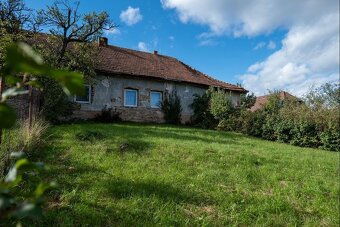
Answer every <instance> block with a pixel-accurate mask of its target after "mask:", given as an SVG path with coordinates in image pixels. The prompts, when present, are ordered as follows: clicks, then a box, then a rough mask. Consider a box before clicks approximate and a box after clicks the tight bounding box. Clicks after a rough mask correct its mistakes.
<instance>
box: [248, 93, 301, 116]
mask: <svg viewBox="0 0 340 227" xmlns="http://www.w3.org/2000/svg"><path fill="white" fill-rule="evenodd" d="M271 95H272V94H269V95H263V96H259V97H257V98H256V101H255V104H254V105H253V106H252V107H251V108H250V111H251V112H254V111H256V110H259V109H262V108H263V107H264V106H265V105H266V104H267V103H268V101H269V97H270V96H271ZM278 95H279V98H280V100H286V99H296V100H297V101H299V102H302V101H301V100H300V99H299V98H297V97H296V96H294V95H291V94H289V93H288V92H286V91H281V92H280V93H279V94H278Z"/></svg>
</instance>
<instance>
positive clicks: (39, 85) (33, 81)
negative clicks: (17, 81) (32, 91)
mask: <svg viewBox="0 0 340 227" xmlns="http://www.w3.org/2000/svg"><path fill="white" fill-rule="evenodd" d="M25 84H26V85H31V86H32V87H35V88H42V87H43V86H42V84H41V83H40V82H39V81H37V80H30V81H28V82H27V83H25Z"/></svg>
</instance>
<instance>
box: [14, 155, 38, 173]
mask: <svg viewBox="0 0 340 227" xmlns="http://www.w3.org/2000/svg"><path fill="white" fill-rule="evenodd" d="M15 167H16V168H17V169H18V170H20V171H29V170H37V169H43V167H44V165H43V163H41V162H37V163H33V162H30V161H29V160H28V159H26V158H23V159H19V160H18V161H17V162H16V163H15Z"/></svg>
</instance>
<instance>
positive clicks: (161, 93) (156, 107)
mask: <svg viewBox="0 0 340 227" xmlns="http://www.w3.org/2000/svg"><path fill="white" fill-rule="evenodd" d="M152 93H159V94H160V95H161V97H160V102H162V99H163V92H161V91H150V106H151V108H155V109H159V108H161V107H160V106H152V105H151V97H152Z"/></svg>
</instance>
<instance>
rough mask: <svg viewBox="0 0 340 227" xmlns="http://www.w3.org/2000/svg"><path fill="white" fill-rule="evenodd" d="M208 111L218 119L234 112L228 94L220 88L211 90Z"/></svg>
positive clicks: (222, 118)
mask: <svg viewBox="0 0 340 227" xmlns="http://www.w3.org/2000/svg"><path fill="white" fill-rule="evenodd" d="M210 112H211V114H212V115H213V116H214V117H215V118H216V119H218V120H220V121H221V120H226V119H227V118H228V117H229V116H230V115H232V114H233V112H234V107H233V105H232V103H231V97H230V95H228V94H226V93H225V92H224V91H222V90H218V91H212V92H211V99H210Z"/></svg>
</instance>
